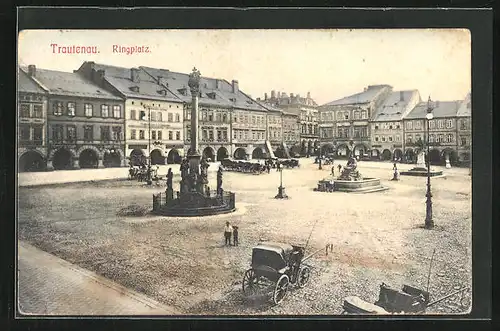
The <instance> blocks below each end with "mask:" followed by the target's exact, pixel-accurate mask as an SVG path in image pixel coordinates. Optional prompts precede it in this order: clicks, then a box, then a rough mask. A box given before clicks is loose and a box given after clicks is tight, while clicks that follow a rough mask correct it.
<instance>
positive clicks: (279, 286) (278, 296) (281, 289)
mask: <svg viewBox="0 0 500 331" xmlns="http://www.w3.org/2000/svg"><path fill="white" fill-rule="evenodd" d="M289 284H290V279H289V278H288V276H287V275H282V276H281V277H280V278H279V279H278V281H277V282H276V287H275V289H274V293H273V301H274V303H275V304H277V305H278V304H280V303H281V301H283V299H284V298H285V297H286V294H287V292H288V285H289Z"/></svg>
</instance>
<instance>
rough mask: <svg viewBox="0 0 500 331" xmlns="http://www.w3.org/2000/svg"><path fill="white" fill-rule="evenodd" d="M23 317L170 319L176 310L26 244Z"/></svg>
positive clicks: (21, 301)
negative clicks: (148, 317) (34, 315)
mask: <svg viewBox="0 0 500 331" xmlns="http://www.w3.org/2000/svg"><path fill="white" fill-rule="evenodd" d="M18 248H19V249H18V254H19V260H18V261H19V263H18V275H19V276H18V284H19V285H18V289H19V291H18V298H19V311H20V312H21V313H22V314H36V315H38V314H41V315H169V314H176V313H178V312H176V311H175V310H173V309H171V308H169V307H166V306H164V305H162V304H159V303H158V302H156V301H154V300H152V299H150V298H148V297H146V296H144V295H142V294H139V293H136V292H134V291H131V290H128V289H126V288H125V287H123V286H120V285H118V284H116V283H113V282H111V281H109V280H107V279H104V278H103V277H100V276H98V275H96V274H94V273H92V272H90V271H87V270H84V269H82V268H79V267H77V266H75V265H73V264H71V263H69V262H66V261H64V260H62V259H60V258H58V257H56V256H54V255H51V254H48V253H46V252H43V251H41V250H39V249H37V248H35V247H33V246H31V245H29V244H27V243H25V242H21V241H20V242H19V245H18Z"/></svg>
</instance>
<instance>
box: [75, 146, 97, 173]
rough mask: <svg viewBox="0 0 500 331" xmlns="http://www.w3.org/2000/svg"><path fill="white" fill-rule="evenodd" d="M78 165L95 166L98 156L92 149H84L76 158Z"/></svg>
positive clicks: (83, 166)
mask: <svg viewBox="0 0 500 331" xmlns="http://www.w3.org/2000/svg"><path fill="white" fill-rule="evenodd" d="M78 165H79V166H80V168H82V169H88V168H97V166H98V156H97V153H96V152H95V151H94V150H93V149H84V150H83V151H82V152H81V153H80V157H79V158H78Z"/></svg>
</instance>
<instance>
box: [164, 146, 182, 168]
mask: <svg viewBox="0 0 500 331" xmlns="http://www.w3.org/2000/svg"><path fill="white" fill-rule="evenodd" d="M181 161H182V158H181V156H180V155H179V151H178V150H176V149H175V148H172V149H171V150H170V151H169V152H168V154H167V164H180V163H181Z"/></svg>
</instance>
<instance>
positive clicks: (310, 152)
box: [306, 140, 314, 156]
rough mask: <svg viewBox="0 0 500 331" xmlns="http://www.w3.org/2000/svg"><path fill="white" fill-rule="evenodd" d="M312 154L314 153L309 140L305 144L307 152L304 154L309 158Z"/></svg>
mask: <svg viewBox="0 0 500 331" xmlns="http://www.w3.org/2000/svg"><path fill="white" fill-rule="evenodd" d="M313 152H314V150H313V143H312V141H311V140H309V141H308V142H307V152H306V154H307V155H308V156H310V155H313Z"/></svg>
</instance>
